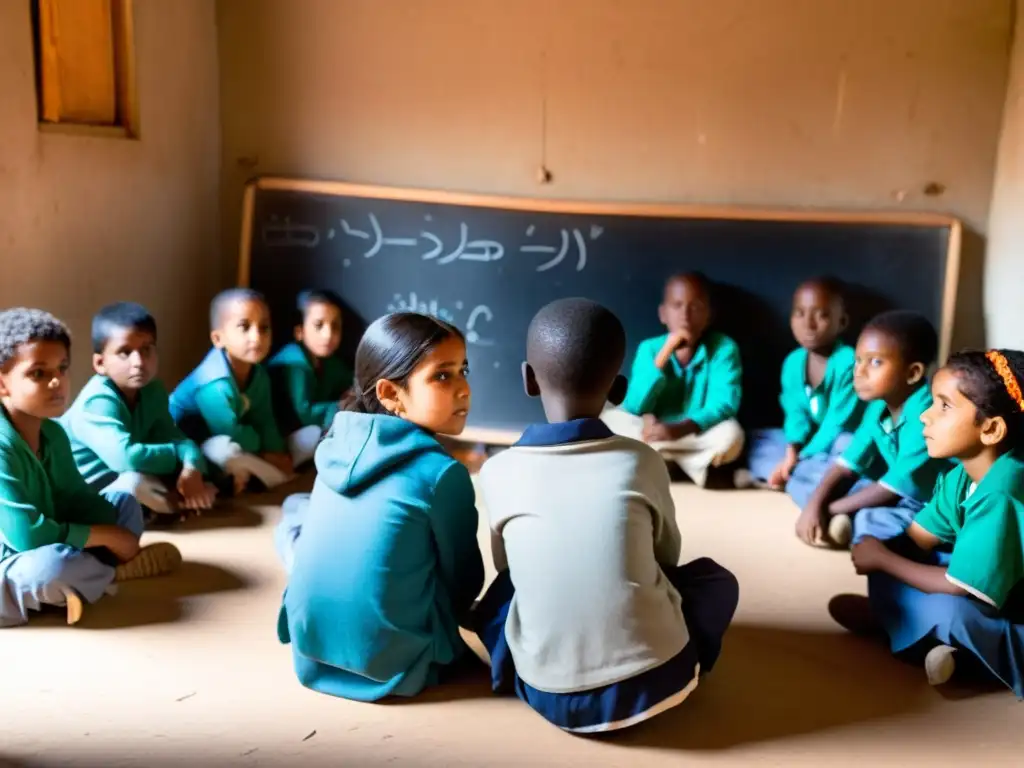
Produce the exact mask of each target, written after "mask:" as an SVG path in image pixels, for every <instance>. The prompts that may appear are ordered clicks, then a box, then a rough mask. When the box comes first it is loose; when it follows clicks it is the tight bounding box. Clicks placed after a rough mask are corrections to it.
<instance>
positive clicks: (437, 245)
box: [420, 232, 444, 261]
mask: <svg viewBox="0 0 1024 768" xmlns="http://www.w3.org/2000/svg"><path fill="white" fill-rule="evenodd" d="M420 237H423V238H426V239H427V240H433V241H434V250H432V251H428V252H427V253H424V254H423V260H424V261H427V260H429V259H436V258H437V257H438V256H439V255H440V254H441V251H443V250H444V245H443V244H442V243H441V238H440V237H438V236H437V235H435V234H432V233H430V232H420Z"/></svg>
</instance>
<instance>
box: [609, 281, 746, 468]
mask: <svg viewBox="0 0 1024 768" xmlns="http://www.w3.org/2000/svg"><path fill="white" fill-rule="evenodd" d="M712 310H713V307H712V302H711V284H710V283H709V282H708V280H707V278H705V277H704V276H703V275H701V274H698V273H689V274H684V275H675V276H673V277H670V278H669V279H668V280H667V281H666V282H665V293H664V296H663V299H662V302H661V305H660V306H659V307H658V318H659V319H660V320H661V322H662V324H663V325H664V326H665V327H666V328H667V330H668V333H666V334H664V335H662V336H657V337H655V338H653V339H647V340H646V341H643V342H641V343H640V346H639V347H638V348H637V351H636V357H635V358H634V360H633V366H632V371H631V374H630V380H629V391H628V392H626V396H625V399H624V400H623V402H622V407H621V408H609V409H608V410H606V411H605V413H604V414H603V416H602V419H603V420H604V421H605V423H606V424H608V426H609V427H610V428H611V430H612V431H613V432H615V433H616V434H619V435H622V436H624V437H631V438H634V439H637V440H643V441H644V442H645V443H648V444H650V445H652V446H653V447H654V448H656V449H658V450H659V451H661V452H662V454H664V455H665V457H666V458H668V459H670V460H671V461H674V462H675V463H676V464H678V465H679V467H680V468H681V469H682V470H683V472H685V473H686V474H687V476H689V478H690V479H691V480H693V482H695V483H696V484H697V485H700V486H703V485H705V484H706V483H707V480H708V472H709V470H710V469H712V468H715V467H724V466H725V465H728V464H730V463H732V462H733V461H735V460H736V459H737V458H739V455H740V453H741V452H742V450H743V441H744V435H743V429H742V428H741V427H740V425H739V422H737V421H736V414H737V413H738V411H739V407H740V400H741V397H742V392H743V387H742V381H741V380H742V374H743V367H742V364H741V362H740V352H739V347H737V346H736V342H735V341H733V340H732V339H730V338H729V337H728V336H726V335H725V334H723V333H719V332H718V331H714V330H711V329H710V328H709V325H710V323H711V319H712Z"/></svg>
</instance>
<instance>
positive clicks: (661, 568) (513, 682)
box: [472, 299, 739, 733]
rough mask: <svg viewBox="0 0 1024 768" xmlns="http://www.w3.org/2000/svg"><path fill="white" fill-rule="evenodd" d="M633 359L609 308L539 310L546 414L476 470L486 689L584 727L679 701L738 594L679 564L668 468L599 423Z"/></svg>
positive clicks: (726, 576)
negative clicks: (487, 549)
mask: <svg viewBox="0 0 1024 768" xmlns="http://www.w3.org/2000/svg"><path fill="white" fill-rule="evenodd" d="M625 351H626V334H625V332H624V330H623V328H622V324H621V323H620V322H619V320H618V318H617V317H615V315H614V314H612V313H611V312H610V311H608V310H607V309H605V308H604V307H602V306H601V305H599V304H595V303H594V302H592V301H588V300H586V299H563V300H561V301H556V302H554V303H552V304H549V305H548V306H546V307H544V308H543V309H542V310H541V311H540V312H538V313H537V315H536V316H535V317H534V319H533V322H532V323H531V324H530V328H529V332H528V339H527V360H526V362H525V363H524V364H523V380H524V383H525V387H526V391H527V393H528V394H529V395H530V396H533V397H540V399H541V402H542V404H543V406H544V413H545V415H546V416H547V419H548V421H547V423H545V424H534V425H531V426H530V427H528V428H527V429H526V431H525V432H524V433H523V436H522V437H521V438H520V440H519V442H518V443H517V444H516V445H515V446H513V447H512V448H510V449H509V450H507V451H505V452H503V453H501V454H499V455H497V456H495V457H494V458H493V459H491V460H490V461H488V462H487V463H486V464H485V465H484V467H483V470H482V471H481V485H482V490H483V495H484V497H485V499H486V502H487V508H488V512H489V514H490V524H491V538H492V551H493V556H494V565H495V568H496V570H497V571H498V576H497V579H496V580H495V582H494V584H493V585H492V586H491V588H490V589H489V590H488V591H487V593H486V595H485V596H484V598H483V599H482V600H481V602H480V605H479V606H478V608H477V610H476V611H475V613H474V619H473V622H472V623H473V628H474V629H475V630H476V631H477V632H478V634H479V635H480V637H481V640H482V641H483V643H484V645H485V647H486V648H487V650H488V652H489V654H490V660H491V677H492V685H493V688H494V690H495V691H498V692H505V691H509V692H511V691H515V693H516V694H517V695H518V696H519V698H521V699H522V700H523V701H525V702H526V703H527V704H529V705H530V707H532V708H533V709H534V710H535V711H537V712H538V713H539V714H540V715H541V716H543V717H544V718H545V719H547V720H548V721H549V722H551V723H553V724H554V725H556V726H558V727H560V728H563V729H565V730H568V731H572V732H575V733H594V732H600V731H610V730H616V729H619V728H625V727H627V726H630V725H633V724H635V723H639V722H642V721H644V720H647V719H649V718H651V717H653V716H654V715H656V714H658V713H660V712H663V711H665V710H667V709H670V708H671V707H674V706H676V705H677V704H679V703H681V702H682V701H683V700H685V699H686V697H687V696H688V695H689V694H690V693H691V692H692V691H693V689H694V688H696V686H697V681H698V677H699V675H700V674H701V673H707V672H708V671H709V670H710V669H711V667H712V666H713V665H714V663H715V660H716V659H717V657H718V654H719V651H720V650H721V642H722V636H723V634H724V633H725V630H726V628H727V627H728V625H729V622H730V621H731V620H732V615H733V612H734V611H735V609H736V604H737V600H738V594H739V593H738V587H737V584H736V579H735V578H734V577H733V575H732V574H731V573H729V572H728V571H727V570H725V569H724V568H722V567H721V566H720V565H718V564H717V563H715V562H714V561H712V560H709V559H707V558H701V559H699V560H695V561H693V562H691V563H688V564H686V565H683V566H679V565H677V563H678V562H679V554H680V536H679V529H678V527H677V526H676V520H675V508H674V506H673V503H672V497H671V495H670V490H669V477H668V471H667V469H666V467H665V463H664V461H663V460H662V459H661V457H660V456H659V455H658V453H657V451H655V450H654V449H653V448H651V447H649V446H647V445H645V444H644V443H643V442H641V441H639V440H633V439H630V438H626V437H619V436H616V435H614V434H613V433H612V431H611V430H610V429H609V428H608V427H607V426H606V425H605V424H604V422H602V421H601V419H600V418H599V417H600V415H601V412H602V410H603V409H604V407H605V404H606V403H607V402H611V403H620V402H622V398H623V396H624V395H625V393H626V389H627V383H626V379H625V378H624V377H623V376H621V375H620V374H619V369H620V367H621V366H622V361H623V358H624V356H625Z"/></svg>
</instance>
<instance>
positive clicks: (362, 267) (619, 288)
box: [239, 178, 960, 443]
mask: <svg viewBox="0 0 1024 768" xmlns="http://www.w3.org/2000/svg"><path fill="white" fill-rule="evenodd" d="M959 245H960V224H959V222H957V221H956V220H955V219H952V218H949V217H946V216H941V215H937V214H904V213H900V214H896V213H858V214H853V213H846V214H841V213H823V212H807V211H751V210H744V209H721V208H700V207H692V206H673V205H646V204H645V205H640V204H637V205H630V204H621V203H579V202H570V201H550V200H548V201H538V200H528V199H518V198H494V197H486V196H479V195H468V194H457V193H448V192H432V191H426V190H403V189H392V188H386V187H368V186H358V185H353V184H344V183H335V182H316V181H302V180H292V179H280V178H262V179H257V180H255V181H253V182H251V183H250V184H249V185H248V187H247V188H246V193H245V204H244V215H243V225H242V245H241V254H240V264H239V282H240V284H242V285H251V286H252V287H254V288H256V289H258V290H260V291H262V292H264V293H265V294H266V295H267V297H268V300H269V302H270V305H271V311H272V314H273V316H274V326H275V338H276V339H277V340H278V341H279V342H280V343H283V342H284V341H287V340H288V339H289V338H290V337H291V326H292V322H293V315H292V311H293V303H294V297H295V295H296V294H297V293H298V292H299V291H300V290H302V289H305V288H309V287H314V286H316V287H324V288H331V289H333V290H335V291H337V292H338V293H339V294H340V296H341V297H342V298H343V299H344V301H345V303H346V305H347V308H346V310H347V311H346V318H345V320H346V330H345V341H344V342H343V346H342V351H341V354H343V355H347V356H351V355H352V354H353V353H354V350H355V345H356V343H357V342H358V338H359V335H360V334H361V332H362V329H363V328H365V326H366V324H368V323H369V322H372V321H373V320H374V319H376V318H377V317H379V316H381V315H382V314H385V313H387V312H389V311H394V310H405V309H413V310H417V311H424V312H430V313H433V314H436V315H438V316H440V317H443V318H445V319H447V320H449V321H451V322H453V323H454V324H456V325H457V326H459V327H460V328H461V329H462V330H463V331H464V332H466V335H467V339H468V341H469V345H468V350H469V358H470V367H471V381H472V384H473V407H472V411H471V415H470V418H469V423H468V429H467V433H466V435H467V436H468V437H470V438H471V439H474V440H477V439H479V440H481V441H483V442H497V443H501V442H508V441H510V440H514V439H515V438H516V437H517V436H518V433H519V432H520V431H521V430H522V428H523V426H524V425H526V424H528V423H530V422H533V421H538V420H542V419H543V413H542V411H541V408H540V404H539V402H538V401H536V400H531V399H529V398H527V397H526V395H525V394H524V393H523V391H522V386H521V383H520V377H519V365H520V362H521V361H522V359H523V356H524V351H525V339H526V329H527V326H528V324H529V322H530V319H531V318H532V316H533V314H534V313H535V312H536V311H537V310H538V309H539V308H540V307H542V306H543V305H544V304H546V303H548V302H549V301H552V300H554V299H557V298H561V297H565V296H586V297H588V298H591V299H594V300H597V301H600V302H601V303H603V304H605V305H606V306H608V307H609V308H610V309H612V310H613V311H614V312H615V313H616V314H617V315H618V316H619V317H620V318H621V320H622V322H623V324H624V325H625V327H626V331H627V335H628V340H629V355H630V356H632V353H633V351H634V350H635V349H636V346H637V344H639V342H640V341H642V340H643V339H645V338H647V337H650V336H654V335H657V334H659V333H661V332H662V327H661V326H660V324H659V322H658V317H657V307H658V304H659V302H660V300H661V295H662V286H663V283H664V280H665V278H666V277H667V276H669V275H671V274H673V273H677V272H680V271H689V270H699V271H701V272H703V273H704V274H705V275H707V276H708V277H709V278H710V279H711V280H712V281H714V282H715V284H716V289H715V297H714V301H715V304H716V321H715V324H716V327H718V328H719V329H720V330H722V331H724V332H725V333H728V334H729V335H731V336H732V337H733V338H734V339H735V340H736V341H737V342H738V343H739V345H740V349H741V350H742V354H743V363H744V397H743V408H742V411H741V414H740V418H741V421H742V422H743V423H744V425H746V426H747V427H759V426H768V425H777V424H778V423H779V422H780V419H781V413H780V409H779V405H778V389H779V385H778V378H779V369H780V365H781V362H782V359H783V358H784V357H785V355H786V354H787V353H788V352H789V351H790V350H791V349H793V347H794V345H795V342H794V341H793V339H792V336H791V334H790V331H789V310H790V302H791V300H792V293H793V289H794V288H795V287H796V285H797V284H798V283H799V282H800V281H802V280H804V279H806V278H808V277H813V276H816V275H830V276H833V277H836V278H838V279H840V280H842V281H844V283H846V285H847V286H848V289H849V295H848V297H847V299H848V305H849V309H850V312H851V320H852V322H851V327H850V329H849V332H848V334H847V336H848V337H849V339H850V340H851V341H853V340H855V339H856V334H857V332H858V330H859V328H860V326H861V325H863V323H864V322H865V321H866V320H867V319H868V318H869V317H870V316H871V315H873V314H875V313H876V312H878V311H881V310H884V309H888V308H894V307H900V308H905V309H912V310H916V311H918V312H920V313H922V314H924V315H925V316H926V317H928V318H929V319H930V320H931V321H932V322H933V323H934V324H935V326H936V328H937V329H938V330H939V334H940V339H941V356H942V357H945V356H946V354H947V353H948V352H949V340H950V335H951V328H952V313H953V306H954V304H955V299H956V280H957V275H958V268H959ZM629 362H630V361H629V359H627V361H626V364H625V369H626V372H628V367H629Z"/></svg>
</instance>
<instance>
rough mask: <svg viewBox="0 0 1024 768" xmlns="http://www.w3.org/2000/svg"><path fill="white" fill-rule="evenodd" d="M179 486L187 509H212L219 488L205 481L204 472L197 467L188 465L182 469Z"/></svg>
mask: <svg viewBox="0 0 1024 768" xmlns="http://www.w3.org/2000/svg"><path fill="white" fill-rule="evenodd" d="M177 488H178V493H179V494H181V502H182V506H183V507H185V509H194V510H203V509H210V507H212V506H213V500H214V498H215V497H216V495H217V489H216V488H215V487H214V486H212V485H210V484H208V483H207V482H206V481H204V480H203V473H202V472H200V471H199V470H198V469H196V468H195V467H189V466H186V467H184V468H183V469H182V470H181V474H180V475H178V484H177Z"/></svg>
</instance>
